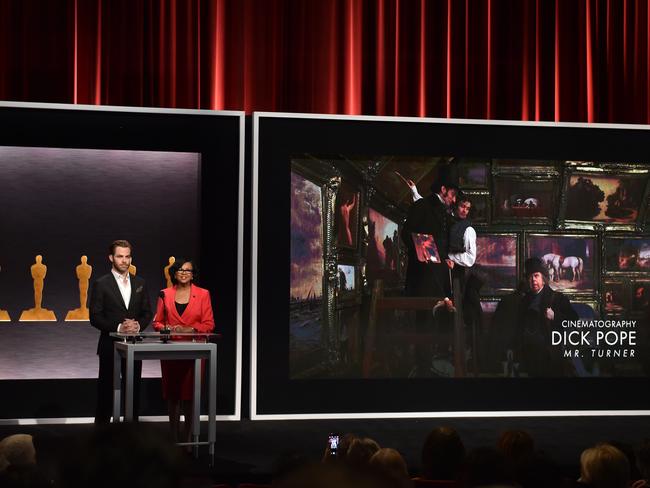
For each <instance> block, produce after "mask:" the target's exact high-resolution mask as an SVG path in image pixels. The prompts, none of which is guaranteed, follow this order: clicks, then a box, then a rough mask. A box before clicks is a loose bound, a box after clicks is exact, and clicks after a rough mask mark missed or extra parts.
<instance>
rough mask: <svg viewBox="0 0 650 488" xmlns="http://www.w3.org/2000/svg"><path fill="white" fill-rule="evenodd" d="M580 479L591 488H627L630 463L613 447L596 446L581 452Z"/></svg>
mask: <svg viewBox="0 0 650 488" xmlns="http://www.w3.org/2000/svg"><path fill="white" fill-rule="evenodd" d="M580 479H581V480H582V481H583V482H585V483H587V484H588V485H590V486H591V487H592V488H627V486H628V484H629V482H630V463H629V462H628V460H627V458H626V457H625V454H623V453H622V452H621V451H620V450H619V449H617V448H615V447H614V446H612V445H610V444H598V445H597V446H594V447H590V448H589V449H585V450H584V451H582V455H581V456H580Z"/></svg>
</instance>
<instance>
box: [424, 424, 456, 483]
mask: <svg viewBox="0 0 650 488" xmlns="http://www.w3.org/2000/svg"><path fill="white" fill-rule="evenodd" d="M464 460H465V446H464V445H463V441H461V439H460V436H459V435H458V432H456V431H455V430H454V429H452V428H451V427H436V428H435V429H433V430H432V431H431V432H430V433H429V435H428V436H427V438H426V440H425V441H424V446H422V477H423V478H425V479H428V480H455V479H457V478H458V474H459V473H460V469H461V466H462V465H463V462H464Z"/></svg>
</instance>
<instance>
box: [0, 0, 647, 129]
mask: <svg viewBox="0 0 650 488" xmlns="http://www.w3.org/2000/svg"><path fill="white" fill-rule="evenodd" d="M648 3H649V0H573V1H567V0H511V1H506V0H453V1H452V0H49V1H37V0H0V99H3V100H20V101H34V102H36V101H38V102H62V103H83V104H103V105H131V106H155V107H184V108H209V109H234V110H245V111H246V112H252V111H256V110H258V111H259V110H268V111H287V112H315V113H339V114H370V115H410V116H430V117H456V118H486V119H522V120H549V121H587V122H628V123H650V98H649V96H648V84H649V83H650V8H649V5H648Z"/></svg>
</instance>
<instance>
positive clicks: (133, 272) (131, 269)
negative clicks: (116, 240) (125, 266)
mask: <svg viewBox="0 0 650 488" xmlns="http://www.w3.org/2000/svg"><path fill="white" fill-rule="evenodd" d="M136 270H137V268H136V267H135V266H134V265H133V264H129V274H130V275H131V276H135V272H136Z"/></svg>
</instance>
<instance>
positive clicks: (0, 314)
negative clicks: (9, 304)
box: [0, 310, 11, 322]
mask: <svg viewBox="0 0 650 488" xmlns="http://www.w3.org/2000/svg"><path fill="white" fill-rule="evenodd" d="M0 322H11V317H9V313H7V311H6V310H0Z"/></svg>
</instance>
